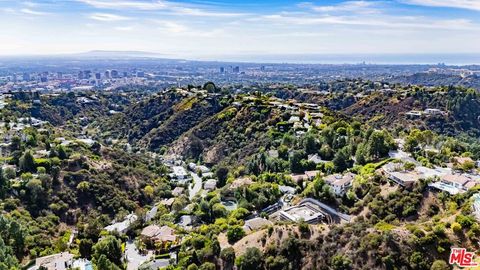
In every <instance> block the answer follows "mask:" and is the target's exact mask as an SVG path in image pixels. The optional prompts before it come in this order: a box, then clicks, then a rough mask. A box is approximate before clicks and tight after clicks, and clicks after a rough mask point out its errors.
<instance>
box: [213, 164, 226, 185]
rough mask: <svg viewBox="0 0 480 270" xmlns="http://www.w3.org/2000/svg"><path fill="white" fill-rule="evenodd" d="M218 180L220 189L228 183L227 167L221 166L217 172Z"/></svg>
mask: <svg viewBox="0 0 480 270" xmlns="http://www.w3.org/2000/svg"><path fill="white" fill-rule="evenodd" d="M215 174H216V175H217V179H218V187H223V186H225V184H226V183H227V178H228V168H227V167H225V166H219V167H218V168H217V171H216V172H215Z"/></svg>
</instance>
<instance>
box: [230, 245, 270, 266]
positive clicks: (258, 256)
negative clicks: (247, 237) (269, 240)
mask: <svg viewBox="0 0 480 270" xmlns="http://www.w3.org/2000/svg"><path fill="white" fill-rule="evenodd" d="M235 264H236V265H237V267H238V270H257V269H262V268H263V257H262V252H261V251H260V250H259V249H258V248H256V247H249V248H247V250H246V251H245V254H243V255H242V256H240V257H238V258H237V259H236V262H235Z"/></svg>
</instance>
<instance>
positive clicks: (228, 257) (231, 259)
mask: <svg viewBox="0 0 480 270" xmlns="http://www.w3.org/2000/svg"><path fill="white" fill-rule="evenodd" d="M220 258H221V259H222V262H223V268H224V269H225V270H231V269H233V265H234V263H235V250H234V249H233V248H232V247H228V248H225V249H223V250H222V252H220Z"/></svg>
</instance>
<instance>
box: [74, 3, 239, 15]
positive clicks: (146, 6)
mask: <svg viewBox="0 0 480 270" xmlns="http://www.w3.org/2000/svg"><path fill="white" fill-rule="evenodd" d="M77 1H79V2H81V3H84V4H87V5H90V6H93V7H95V8H99V9H115V10H125V9H127V10H132V9H133V10H140V11H166V12H170V13H172V14H174V15H189V16H196V17H235V16H241V15H245V14H242V13H233V12H232V13H231V12H222V11H216V10H207V9H203V8H199V7H198V6H194V5H186V4H180V3H175V2H169V1H153V2H145V1H128V0H112V1H104V0H77Z"/></svg>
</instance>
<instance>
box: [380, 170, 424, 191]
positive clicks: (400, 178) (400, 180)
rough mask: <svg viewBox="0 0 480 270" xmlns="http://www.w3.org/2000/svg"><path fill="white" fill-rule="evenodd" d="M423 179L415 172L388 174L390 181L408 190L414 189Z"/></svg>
mask: <svg viewBox="0 0 480 270" xmlns="http://www.w3.org/2000/svg"><path fill="white" fill-rule="evenodd" d="M421 178H422V177H421V175H420V174H418V173H417V172H413V171H412V172H409V171H400V172H388V179H390V180H392V181H394V182H395V183H397V184H399V185H401V186H403V187H407V188H411V187H413V185H414V184H415V183H416V182H418V181H419V180H420V179H421Z"/></svg>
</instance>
